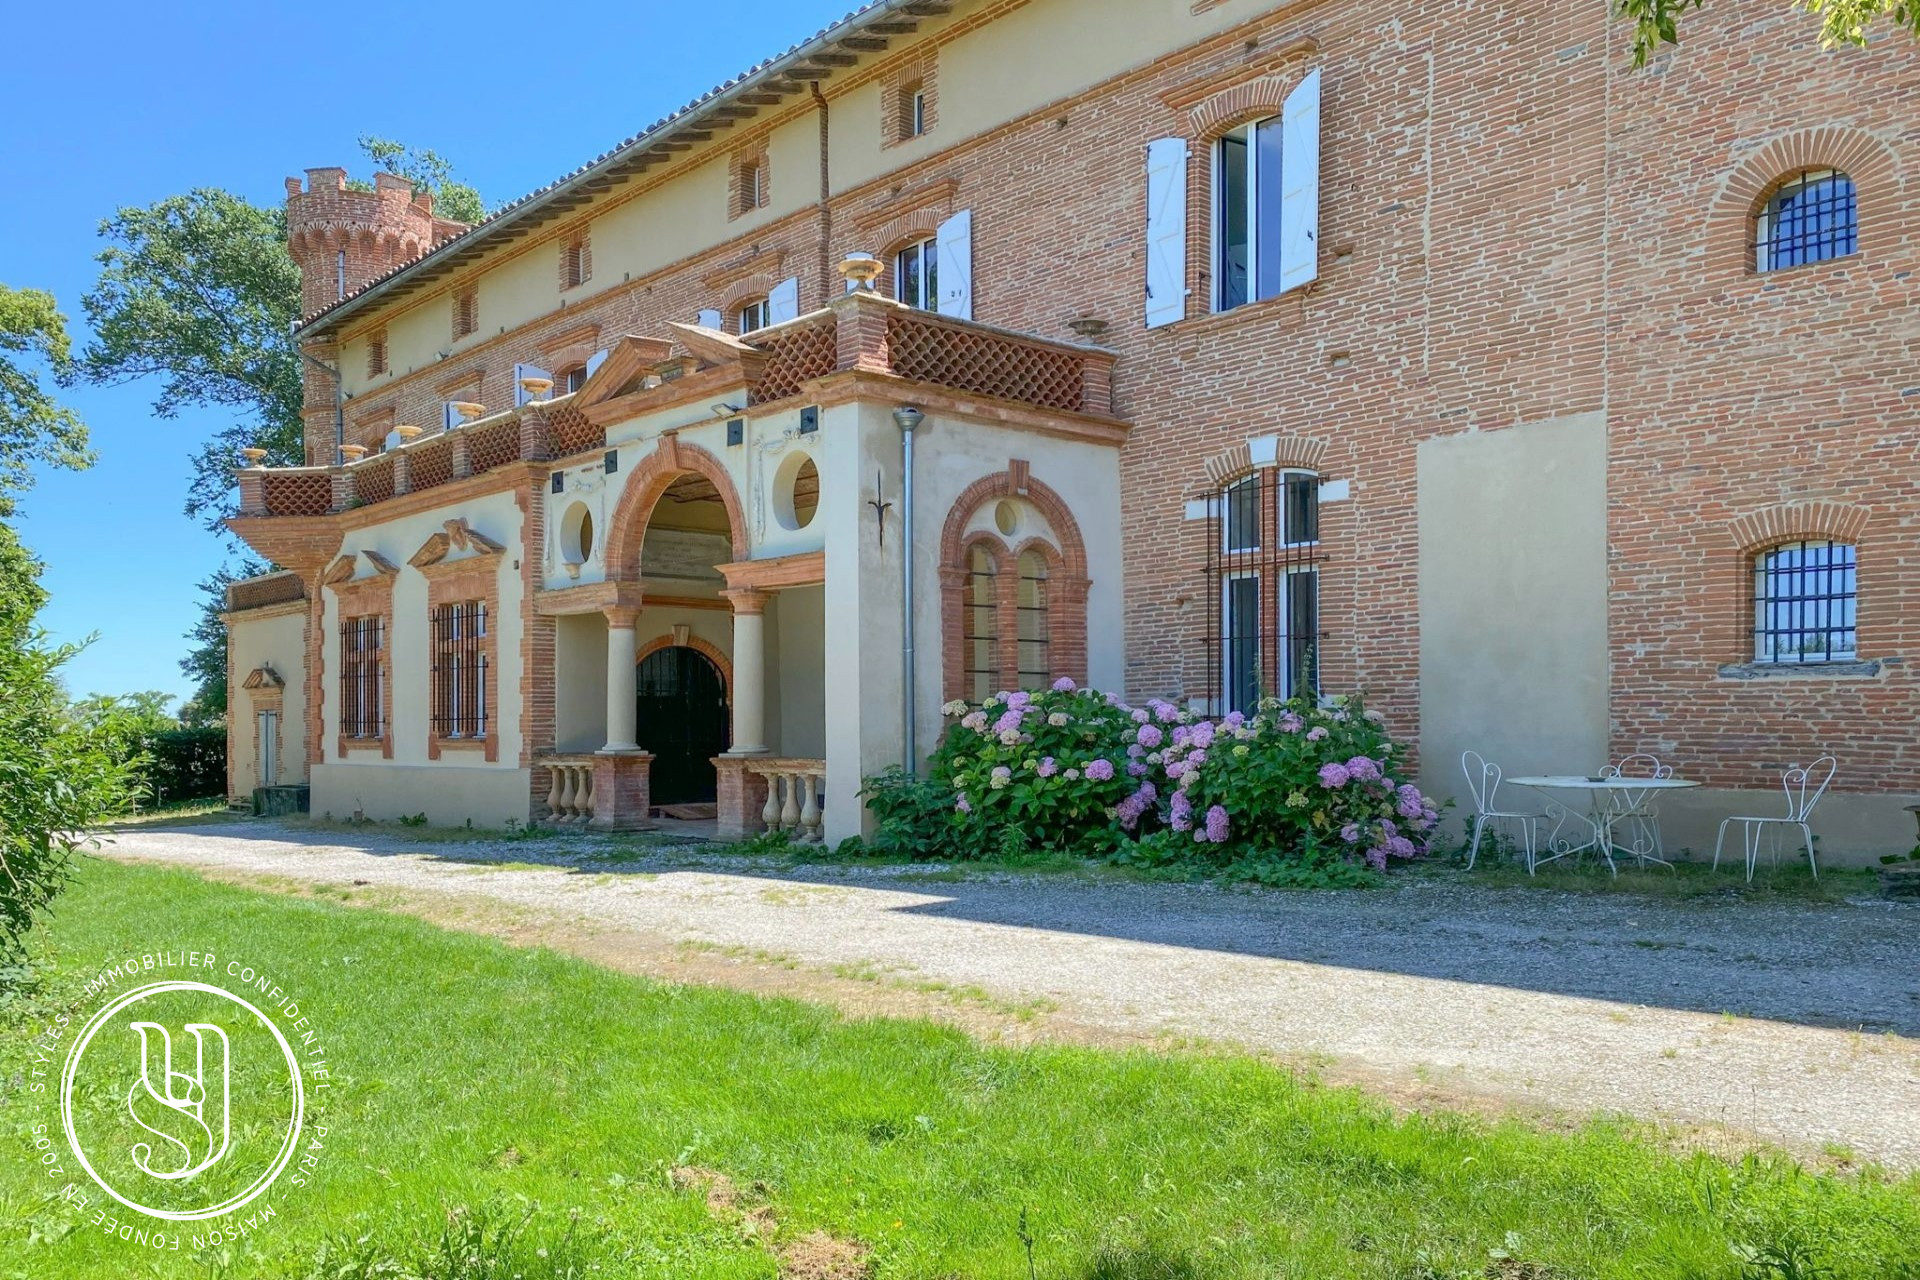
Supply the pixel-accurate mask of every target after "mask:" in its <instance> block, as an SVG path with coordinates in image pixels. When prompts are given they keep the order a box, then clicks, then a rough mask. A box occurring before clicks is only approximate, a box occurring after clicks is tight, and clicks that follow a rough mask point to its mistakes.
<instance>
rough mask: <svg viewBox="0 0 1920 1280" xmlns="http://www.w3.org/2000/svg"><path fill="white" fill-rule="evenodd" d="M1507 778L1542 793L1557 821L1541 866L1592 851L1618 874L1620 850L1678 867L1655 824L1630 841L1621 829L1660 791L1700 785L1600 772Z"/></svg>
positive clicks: (1549, 813)
mask: <svg viewBox="0 0 1920 1280" xmlns="http://www.w3.org/2000/svg"><path fill="white" fill-rule="evenodd" d="M1507 781H1508V782H1509V783H1511V784H1513V785H1514V786H1516V787H1525V788H1526V789H1527V790H1529V791H1532V792H1534V793H1535V794H1537V795H1539V797H1540V798H1541V800H1542V801H1544V802H1545V805H1546V814H1547V816H1548V817H1549V818H1552V819H1553V831H1552V833H1551V834H1549V835H1548V836H1547V839H1546V849H1547V853H1546V855H1545V856H1543V857H1541V858H1539V859H1537V860H1536V864H1535V865H1538V864H1539V863H1543V862H1552V861H1554V860H1555V859H1557V858H1565V857H1569V856H1572V855H1575V854H1581V853H1585V852H1587V851H1588V850H1589V849H1591V850H1594V851H1595V852H1597V853H1599V855H1600V856H1601V857H1602V858H1605V859H1606V862H1607V869H1608V870H1609V871H1612V872H1613V873H1614V874H1615V875H1618V874H1619V873H1620V868H1619V867H1618V866H1617V865H1616V864H1615V862H1614V855H1615V854H1622V855H1625V856H1626V857H1629V858H1633V859H1634V860H1635V861H1638V862H1657V863H1659V864H1660V865H1661V866H1663V867H1671V866H1672V865H1673V864H1672V863H1670V862H1668V861H1667V860H1666V859H1665V858H1663V857H1661V856H1660V850H1659V849H1658V848H1657V847H1656V845H1655V843H1654V839H1653V836H1652V834H1651V833H1652V827H1651V826H1650V825H1649V824H1646V823H1641V824H1638V825H1639V826H1640V830H1638V831H1637V832H1635V833H1634V834H1633V835H1632V837H1631V838H1630V840H1629V841H1628V842H1626V843H1622V841H1621V838H1620V835H1619V828H1620V826H1621V824H1622V823H1623V822H1625V821H1626V820H1629V819H1633V818H1637V817H1640V816H1642V815H1644V813H1645V810H1644V808H1643V806H1644V805H1645V804H1646V802H1647V800H1648V798H1649V797H1650V796H1651V795H1653V794H1654V793H1656V792H1660V791H1684V790H1686V789H1687V788H1688V787H1697V786H1699V785H1700V784H1699V783H1697V782H1690V781H1688V780H1687V779H1685V778H1633V777H1625V778H1622V777H1602V776H1600V775H1598V774H1584V775H1583V774H1540V775H1536V776H1533V777H1524V778H1508V779H1507ZM1554 792H1559V793H1561V794H1562V795H1564V796H1565V799H1557V798H1555V796H1554V795H1553V794H1551V793H1554ZM1581 800H1584V802H1585V803H1584V807H1581V806H1580V804H1579V801H1581ZM1563 830H1567V834H1566V835H1562V834H1561V832H1562V831H1563Z"/></svg>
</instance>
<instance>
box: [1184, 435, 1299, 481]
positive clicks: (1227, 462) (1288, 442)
mask: <svg viewBox="0 0 1920 1280" xmlns="http://www.w3.org/2000/svg"><path fill="white" fill-rule="evenodd" d="M1326 456H1327V442H1326V441H1324V440H1315V439H1313V438H1312V437H1311V436H1277V437H1275V439H1274V449H1273V465H1274V466H1276V467H1278V468H1280V469H1281V470H1282V471H1311V472H1314V473H1315V474H1318V473H1319V471H1320V464H1321V462H1323V461H1324V460H1325V458H1326ZM1205 465H1206V472H1207V481H1208V483H1209V484H1211V485H1212V486H1213V487H1215V488H1217V489H1224V488H1225V487H1226V486H1227V485H1229V484H1231V483H1232V482H1233V481H1235V480H1238V479H1239V478H1240V477H1241V476H1244V475H1248V474H1251V473H1252V471H1253V469H1254V467H1253V446H1252V444H1250V443H1249V442H1247V441H1244V440H1243V441H1241V442H1240V443H1239V444H1236V445H1234V446H1233V447H1232V448H1230V449H1223V450H1221V451H1220V452H1219V453H1216V454H1214V455H1213V456H1212V457H1211V458H1208V459H1207V461H1206V464H1205Z"/></svg>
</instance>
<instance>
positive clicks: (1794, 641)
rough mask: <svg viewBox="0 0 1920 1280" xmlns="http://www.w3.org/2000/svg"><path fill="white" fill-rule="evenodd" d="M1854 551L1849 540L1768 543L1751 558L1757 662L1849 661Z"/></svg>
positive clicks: (1855, 589)
mask: <svg viewBox="0 0 1920 1280" xmlns="http://www.w3.org/2000/svg"><path fill="white" fill-rule="evenodd" d="M1858 563H1859V557H1858V554H1857V552H1856V550H1855V548H1854V547H1853V545H1852V544H1851V543H1846V542H1828V541H1824V540H1819V541H1805V542H1786V543H1782V544H1780V545H1779V546H1774V547H1768V548H1767V549H1766V550H1764V551H1762V552H1760V554H1759V555H1757V556H1755V557H1754V561H1753V656H1754V660H1755V661H1756V662H1794V663H1798V662H1852V661H1854V660H1855V659H1856V658H1857V657H1858V656H1859V641H1858V631H1857V627H1858V621H1859V620H1858V616H1857V615H1858V610H1859V583H1858V572H1859V571H1858Z"/></svg>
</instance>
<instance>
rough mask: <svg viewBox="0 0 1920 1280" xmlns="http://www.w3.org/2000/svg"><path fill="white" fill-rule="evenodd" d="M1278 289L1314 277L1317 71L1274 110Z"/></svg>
mask: <svg viewBox="0 0 1920 1280" xmlns="http://www.w3.org/2000/svg"><path fill="white" fill-rule="evenodd" d="M1280 129H1281V133H1280V292H1282V293H1285V292H1286V291H1287V290H1289V289H1298V288H1299V287H1300V286H1301V285H1303V284H1308V283H1311V282H1312V281H1314V280H1317V279H1319V277H1320V72H1319V71H1318V69H1316V70H1313V71H1310V72H1308V73H1307V78H1306V79H1305V80H1302V81H1301V82H1300V83H1299V85H1298V86H1297V87H1296V88H1295V89H1294V91H1293V92H1292V93H1290V94H1288V95H1287V101H1286V105H1285V106H1284V107H1283V108H1282V109H1281V113H1280Z"/></svg>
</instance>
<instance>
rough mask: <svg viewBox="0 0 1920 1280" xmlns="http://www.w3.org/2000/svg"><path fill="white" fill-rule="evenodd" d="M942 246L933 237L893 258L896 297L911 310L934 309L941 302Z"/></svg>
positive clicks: (912, 245)
mask: <svg viewBox="0 0 1920 1280" xmlns="http://www.w3.org/2000/svg"><path fill="white" fill-rule="evenodd" d="M939 259H940V254H939V244H938V242H937V241H936V240H935V239H934V238H933V237H932V236H929V237H927V238H926V239H925V240H921V241H919V242H918V243H915V244H910V245H908V246H907V247H906V248H904V249H902V250H901V251H900V252H898V253H896V254H894V255H893V296H894V297H895V298H896V299H898V300H899V301H901V302H904V303H906V304H907V305H908V306H910V307H919V308H920V309H921V310H922V311H931V310H934V309H935V307H936V306H937V304H938V303H939V301H940V261H939Z"/></svg>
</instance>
